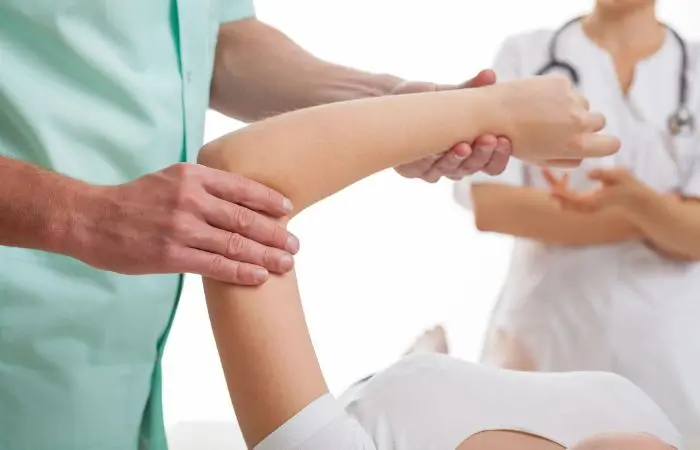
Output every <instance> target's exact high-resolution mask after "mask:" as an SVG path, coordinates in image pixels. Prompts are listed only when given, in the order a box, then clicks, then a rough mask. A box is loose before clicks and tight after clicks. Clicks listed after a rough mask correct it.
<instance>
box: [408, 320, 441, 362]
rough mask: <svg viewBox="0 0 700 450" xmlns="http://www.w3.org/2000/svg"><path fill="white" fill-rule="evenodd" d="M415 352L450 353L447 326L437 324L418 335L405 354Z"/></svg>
mask: <svg viewBox="0 0 700 450" xmlns="http://www.w3.org/2000/svg"><path fill="white" fill-rule="evenodd" d="M413 353H442V354H444V355H448V354H449V353H450V348H449V345H448V344H447V333H445V328H443V327H442V326H441V325H437V326H435V327H433V328H431V329H429V330H426V331H425V332H424V333H423V334H421V335H420V336H418V338H417V339H416V340H415V341H414V342H413V344H412V345H411V346H410V347H409V348H408V351H407V352H406V353H405V355H411V354H413Z"/></svg>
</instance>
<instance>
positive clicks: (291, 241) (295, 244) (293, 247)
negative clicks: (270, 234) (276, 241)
mask: <svg viewBox="0 0 700 450" xmlns="http://www.w3.org/2000/svg"><path fill="white" fill-rule="evenodd" d="M286 249H287V251H288V252H289V253H291V254H292V255H294V254H296V253H297V252H298V251H299V239H297V237H296V236H294V235H293V234H290V235H289V237H288V238H287V244H286Z"/></svg>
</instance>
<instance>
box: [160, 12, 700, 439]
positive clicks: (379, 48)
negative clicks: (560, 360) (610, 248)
mask: <svg viewBox="0 0 700 450" xmlns="http://www.w3.org/2000/svg"><path fill="white" fill-rule="evenodd" d="M222 1H226V0H222ZM591 5H592V0H567V1H561V0H528V1H525V0H489V1H469V0H433V1H430V2H428V1H425V0H423V1H411V0H345V1H340V0H293V1H291V0H259V1H257V2H256V6H257V10H258V16H259V18H260V19H262V20H264V21H266V22H268V23H270V24H273V25H275V26H277V27H278V28H280V29H281V30H283V31H284V32H286V33H287V34H288V35H289V36H291V37H292V38H293V39H294V40H296V41H297V42H298V43H300V44H301V45H303V46H304V47H305V48H307V49H309V50H310V51H312V52H313V53H315V54H316V55H318V56H320V57H322V58H325V59H328V60H330V61H333V62H338V63H342V64H345V65H350V66H354V67H358V68H362V69H366V70H370V71H377V72H388V73H392V74H395V75H398V76H401V77H404V78H407V79H415V80H430V81H436V82H446V83H447V82H459V81H463V80H465V79H467V78H469V77H470V76H472V75H473V74H475V73H476V72H478V71H479V70H480V69H482V68H486V67H488V66H489V64H490V62H491V60H492V58H493V55H494V54H495V52H496V51H497V49H498V47H499V45H500V43H501V42H502V41H503V39H504V38H505V37H506V36H507V35H509V34H512V33H515V32H519V31H524V30H528V29H532V28H535V27H556V26H558V25H559V24H561V23H563V22H564V21H565V20H567V19H568V18H569V17H572V16H574V15H577V14H581V13H583V12H586V11H587V10H588V9H590V7H591ZM659 13H660V16H661V17H662V19H663V20H666V21H668V22H669V23H670V24H672V25H673V26H674V27H675V28H676V29H677V30H678V31H679V32H681V34H683V35H684V36H685V37H686V38H688V39H696V38H698V37H700V22H699V21H698V18H700V2H698V1H697V0H659ZM693 22H694V23H693ZM281 76H283V75H281ZM238 126H240V124H237V123H235V122H233V121H230V120H228V119H225V118H223V117H222V116H219V115H216V114H214V113H210V114H209V116H208V121H207V130H206V138H207V140H209V139H213V138H216V137H218V136H220V135H222V134H224V133H227V132H229V131H231V130H233V129H235V128H236V127H238ZM472 220H473V219H472V216H471V214H470V213H469V212H467V211H465V210H463V209H461V208H460V207H458V206H457V205H456V204H455V202H454V200H453V196H452V185H451V184H450V183H448V182H447V181H443V182H441V183H439V184H437V185H428V184H425V183H422V182H418V181H409V180H404V179H402V178H400V177H399V176H398V175H396V174H394V173H393V172H391V171H387V172H386V173H382V174H379V175H376V176H374V177H372V178H370V179H368V180H365V181H363V182H361V183H358V184H357V185H355V186H352V187H351V188H349V189H347V190H345V191H344V192H342V193H340V194H338V195H336V196H334V197H333V198H332V199H330V200H328V201H326V202H323V203H321V204H319V205H317V206H315V207H314V208H312V209H311V210H309V211H308V212H305V213H304V214H303V215H302V216H300V217H299V218H298V219H297V220H296V221H295V223H294V224H293V226H292V230H293V231H294V232H295V233H296V234H297V236H299V237H300V239H301V242H302V251H301V253H300V254H299V255H298V257H297V260H296V261H297V268H298V273H299V275H300V283H301V293H302V297H303V299H304V306H305V310H306V313H307V316H308V322H309V327H310V329H311V333H312V337H313V340H314V343H315V345H316V349H317V352H318V356H319V358H320V360H321V364H322V367H323V370H324V373H325V374H326V377H327V380H328V383H329V385H330V387H331V390H333V391H334V392H337V393H339V392H340V391H342V389H344V388H345V387H346V386H347V385H348V384H350V383H352V382H353V381H355V380H356V379H358V378H360V377H363V376H365V375H366V374H369V373H371V372H373V371H375V370H377V369H380V368H382V367H383V366H385V365H387V364H390V363H391V362H392V361H393V360H395V358H396V357H397V356H399V355H400V354H401V353H402V352H403V351H404V350H405V348H406V346H408V345H409V344H410V343H411V341H412V339H413V338H414V337H415V336H416V335H417V334H419V333H420V332H421V331H422V330H423V329H424V328H426V327H429V326H432V325H433V324H437V323H442V324H444V325H445V326H446V327H447V329H448V333H449V338H450V343H451V344H452V349H453V353H454V354H455V355H456V356H459V357H462V358H466V359H470V360H475V359H476V358H478V355H479V351H480V348H481V343H482V336H483V333H484V330H485V328H486V325H487V320H488V315H489V312H490V309H491V307H492V306H493V303H494V300H495V298H496V296H497V294H498V291H499V288H500V285H501V283H502V281H503V277H504V276H505V272H506V269H507V264H508V259H509V251H510V245H511V242H510V241H509V240H508V239H506V238H501V237H496V236H491V235H485V234H477V232H476V231H475V230H474V227H473V225H472ZM164 370H165V388H164V389H165V392H164V397H165V412H166V427H167V428H168V429H169V430H171V446H172V447H173V450H184V449H187V450H189V449H208V450H214V449H219V448H221V449H223V448H228V449H229V450H231V449H233V450H235V449H238V448H241V449H242V448H244V447H243V446H242V444H241V443H240V441H239V438H238V437H237V431H236V428H235V422H234V416H233V411H232V408H231V406H230V402H229V398H228V394H227V391H226V387H225V383H224V378H223V375H222V373H221V369H220V365H219V360H218V356H217V353H216V349H215V346H214V341H213V337H212V335H211V331H210V328H209V321H208V318H207V313H206V307H205V303H204V297H203V292H202V287H201V284H200V282H199V280H198V279H196V278H195V277H190V278H189V279H188V280H187V283H186V287H185V291H184V296H183V299H182V301H181V305H180V309H179V311H178V313H177V318H176V320H175V325H174V328H173V330H172V334H171V337H170V342H169V345H168V348H167V351H166V355H165V361H164ZM197 422H204V423H207V424H209V425H207V426H204V425H201V424H200V425H198V426H193V425H192V424H193V423H197ZM216 423H219V424H220V425H219V426H215V425H214V424H216Z"/></svg>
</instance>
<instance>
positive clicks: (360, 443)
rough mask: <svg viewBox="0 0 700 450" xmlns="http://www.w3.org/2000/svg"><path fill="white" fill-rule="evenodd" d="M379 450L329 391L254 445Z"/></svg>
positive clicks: (286, 449) (278, 449)
mask: <svg viewBox="0 0 700 450" xmlns="http://www.w3.org/2000/svg"><path fill="white" fill-rule="evenodd" d="M329 449H333V450H377V448H376V446H375V445H374V441H372V439H371V438H370V436H369V435H368V434H367V432H366V431H365V429H364V428H362V426H361V425H360V423H359V422H358V421H357V420H355V419H354V418H352V417H350V416H349V415H348V414H347V413H346V412H345V409H343V407H342V406H341V405H340V403H339V402H338V401H337V400H336V399H335V398H334V397H333V396H332V395H331V394H326V395H324V396H322V397H320V398H318V399H317V400H315V401H313V402H311V403H310V404H309V405H308V406H307V407H306V408H304V409H303V410H301V411H300V412H299V413H297V414H296V415H295V416H294V417H292V418H291V419H289V420H288V421H287V422H286V423H284V424H283V425H282V426H281V427H279V428H278V429H277V430H275V431H274V432H273V433H272V434H270V435H269V436H268V437H266V438H265V439H264V440H263V441H262V442H261V443H259V444H258V445H256V446H255V450H329Z"/></svg>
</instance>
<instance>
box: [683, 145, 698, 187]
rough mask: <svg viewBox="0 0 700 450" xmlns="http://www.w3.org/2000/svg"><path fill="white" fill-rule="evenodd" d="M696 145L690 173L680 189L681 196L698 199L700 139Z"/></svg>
mask: <svg viewBox="0 0 700 450" xmlns="http://www.w3.org/2000/svg"><path fill="white" fill-rule="evenodd" d="M698 140H699V141H698V145H696V146H695V147H696V148H695V155H694V161H693V162H692V163H691V167H690V170H691V173H690V176H689V178H688V180H687V181H686V183H685V185H684V186H683V187H682V188H681V195H683V196H684V197H691V198H696V199H700V155H699V154H698V152H700V137H698Z"/></svg>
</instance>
